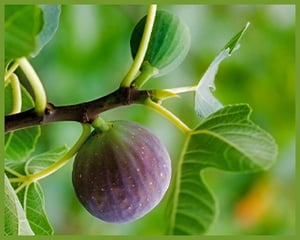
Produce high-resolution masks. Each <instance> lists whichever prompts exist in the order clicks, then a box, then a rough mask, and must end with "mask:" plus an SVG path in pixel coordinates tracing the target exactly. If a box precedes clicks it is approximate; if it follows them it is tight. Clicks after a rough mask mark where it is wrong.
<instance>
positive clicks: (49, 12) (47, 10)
mask: <svg viewBox="0 0 300 240" xmlns="http://www.w3.org/2000/svg"><path fill="white" fill-rule="evenodd" d="M40 8H41V9H42V11H43V19H44V20H43V22H44V24H43V28H42V30H41V32H40V33H39V34H38V36H37V38H38V40H37V42H38V46H37V48H36V50H35V52H34V54H32V56H36V55H37V54H38V53H39V52H40V51H41V49H42V48H43V47H44V46H45V45H46V44H47V43H48V42H49V41H50V40H51V39H52V37H53V36H54V34H55V32H56V31H57V28H58V25H59V17H60V13H61V6H60V5H41V6H40Z"/></svg>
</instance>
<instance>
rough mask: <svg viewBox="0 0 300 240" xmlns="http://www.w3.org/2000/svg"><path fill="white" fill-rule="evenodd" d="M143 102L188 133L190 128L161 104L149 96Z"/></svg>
mask: <svg viewBox="0 0 300 240" xmlns="http://www.w3.org/2000/svg"><path fill="white" fill-rule="evenodd" d="M144 104H145V105H146V106H148V107H150V108H152V109H153V110H155V111H157V112H159V113H160V114H161V115H163V116H164V117H166V118H167V119H168V120H170V121H171V122H172V123H173V124H174V125H175V126H176V127H178V128H179V129H180V130H181V131H182V132H183V133H184V134H186V135H187V134H189V133H190V132H191V131H192V130H191V129H190V128H189V127H188V126H187V125H186V124H185V123H184V122H182V121H181V120H180V119H179V118H178V117H177V116H175V115H174V114H173V113H172V112H170V111H169V110H167V109H166V108H164V107H163V106H162V105H160V104H158V103H156V102H153V101H152V100H151V99H150V98H147V99H146V100H145V102H144Z"/></svg>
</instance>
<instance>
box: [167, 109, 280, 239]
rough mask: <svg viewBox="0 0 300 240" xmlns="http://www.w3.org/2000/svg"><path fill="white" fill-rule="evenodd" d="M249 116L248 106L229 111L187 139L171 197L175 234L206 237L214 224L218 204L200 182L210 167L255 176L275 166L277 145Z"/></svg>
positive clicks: (205, 124)
mask: <svg viewBox="0 0 300 240" xmlns="http://www.w3.org/2000/svg"><path fill="white" fill-rule="evenodd" d="M250 113H251V109H250V107H249V106H248V105H247V104H238V105H232V106H226V107H224V108H222V109H220V110H219V111H217V112H215V113H214V114H212V115H210V116H209V117H208V118H207V119H206V120H205V121H203V122H202V123H201V124H200V125H199V126H198V127H196V128H195V129H194V131H193V132H192V133H191V134H190V135H189V136H188V137H187V139H186V142H185V146H184V149H183V152H182V156H181V159H180V161H179V164H180V165H179V171H178V174H177V176H176V178H177V181H176V182H177V183H178V184H177V185H176V190H175V191H174V194H173V196H172V200H173V201H174V204H173V206H172V210H171V222H170V229H169V232H170V233H172V234H188V235H197V234H203V233H204V232H206V231H207V229H208V227H209V226H210V224H211V223H212V222H213V220H214V218H215V214H216V206H215V201H214V199H213V196H212V195H211V194H210V191H209V189H208V187H207V186H206V185H205V184H204V180H203V179H202V177H201V172H202V171H203V170H204V169H205V168H206V167H214V168H218V169H223V170H228V171H242V172H253V171H259V170H265V169H268V168H269V167H270V166H271V165H272V164H273V163H274V161H275V159H276V155H277V145H276V143H275V141H274V139H273V138H272V136H271V135H269V134H268V133H267V132H265V131H264V130H262V129H261V128H259V127H258V126H257V125H255V124H254V123H253V122H251V121H250V120H249V116H250Z"/></svg>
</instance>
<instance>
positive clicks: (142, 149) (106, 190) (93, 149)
mask: <svg viewBox="0 0 300 240" xmlns="http://www.w3.org/2000/svg"><path fill="white" fill-rule="evenodd" d="M110 124H111V127H110V128H109V129H108V130H107V131H103V132H99V131H97V130H94V131H93V132H92V133H91V135H90V136H89V137H88V139H87V140H86V142H85V143H84V144H83V145H82V146H81V148H80V149H79V151H78V153H77V155H76V157H75V160H74V165H73V173H72V175H73V176H72V180H73V186H74V189H75V192H76V195H77V197H78V199H79V201H80V202H81V203H82V204H83V206H84V207H85V208H86V209H87V210H88V211H89V212H90V213H91V214H92V215H93V216H95V217H97V218H100V219H102V220H104V221H106V222H115V223H122V222H128V221H133V220H136V219H138V218H140V217H142V216H144V215H145V214H146V213H148V212H149V211H150V210H152V209H153V208H154V207H155V206H156V205H157V204H158V203H159V202H160V200H161V199H162V198H163V196H164V194H165V192H166V191H167V188H168V186H169V183H170V178H171V161H170V157H169V154H168V152H167V150H166V148H165V147H164V145H163V144H162V143H161V142H160V140H159V139H158V138H157V137H156V136H155V135H154V134H152V133H151V132H150V131H149V130H148V129H146V128H145V127H143V126H141V125H139V124H136V123H133V122H128V121H113V122H111V123H110Z"/></svg>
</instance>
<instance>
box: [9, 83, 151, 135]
mask: <svg viewBox="0 0 300 240" xmlns="http://www.w3.org/2000/svg"><path fill="white" fill-rule="evenodd" d="M150 95H151V91H146V90H142V91H141V90H138V89H135V88H123V87H121V88H119V89H117V90H116V91H114V92H112V93H110V94H108V95H106V96H104V97H100V98H98V99H95V100H92V101H89V102H84V103H79V104H74V105H67V106H54V105H53V104H52V103H47V106H46V109H45V111H44V114H43V115H42V116H39V115H38V114H37V113H36V112H35V110H34V108H33V109H30V110H27V111H24V112H21V113H17V114H13V115H8V116H5V132H10V131H13V130H17V129H21V128H26V127H31V126H35V125H42V124H47V123H51V122H58V121H76V122H81V123H91V122H92V121H93V120H94V119H95V118H96V117H97V115H98V114H99V113H102V112H105V111H107V110H109V109H112V108H116V107H120V106H123V105H129V104H133V103H142V102H144V100H145V99H146V98H148V97H149V96H150Z"/></svg>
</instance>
